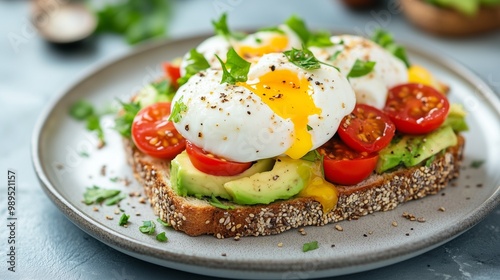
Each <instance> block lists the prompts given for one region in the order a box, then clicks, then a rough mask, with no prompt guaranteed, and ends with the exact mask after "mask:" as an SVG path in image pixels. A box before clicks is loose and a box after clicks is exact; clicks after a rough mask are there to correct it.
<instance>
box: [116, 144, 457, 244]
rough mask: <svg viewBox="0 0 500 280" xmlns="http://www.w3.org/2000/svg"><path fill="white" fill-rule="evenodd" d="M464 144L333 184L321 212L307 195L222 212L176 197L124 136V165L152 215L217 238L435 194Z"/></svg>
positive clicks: (164, 175)
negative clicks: (332, 196) (423, 161)
mask: <svg viewBox="0 0 500 280" xmlns="http://www.w3.org/2000/svg"><path fill="white" fill-rule="evenodd" d="M464 144H465V140H464V138H463V137H462V136H458V144H457V145H456V146H453V147H450V148H448V149H447V150H446V151H445V152H444V153H440V154H439V155H438V156H436V158H435V159H434V160H433V161H432V162H431V163H430V164H428V165H427V166H424V165H418V166H414V167H411V168H399V169H397V170H395V171H392V172H389V173H383V174H382V175H376V174H373V175H371V176H370V177H369V178H368V179H366V180H365V181H363V182H361V183H359V184H357V185H355V186H336V187H337V189H338V190H339V200H338V203H337V207H336V208H335V209H334V210H333V211H330V212H328V213H324V212H323V207H322V205H321V204H320V203H319V202H317V201H315V200H314V199H313V198H307V197H301V198H293V199H289V200H280V201H276V202H273V203H271V204H269V205H253V206H240V205H236V204H234V205H233V206H234V209H232V210H224V209H221V208H217V207H214V206H211V205H210V204H209V203H208V202H207V201H205V200H202V199H197V198H194V197H182V196H179V195H177V194H176V193H175V192H174V191H173V190H172V188H171V187H170V180H169V176H170V165H169V162H168V161H162V160H159V159H154V158H152V157H149V156H147V155H145V154H143V153H142V152H140V151H139V150H137V149H136V148H135V146H134V145H133V143H132V142H131V141H130V140H128V139H125V140H124V145H125V150H126V153H127V159H128V161H129V164H130V165H131V166H132V169H133V172H134V176H135V177H136V179H137V180H138V181H139V183H141V184H142V185H143V187H144V191H145V193H146V195H147V197H148V198H149V201H150V203H151V206H152V207H153V210H154V213H155V214H156V215H158V216H159V217H160V219H161V220H163V221H166V222H168V223H170V224H171V225H172V227H173V228H174V229H176V230H179V231H183V232H185V233H186V234H188V235H191V236H198V235H204V234H210V235H214V236H215V237H217V238H226V237H233V236H260V235H272V234H279V233H281V232H284V231H287V230H290V229H293V228H298V227H303V226H311V225H315V226H323V225H326V224H328V223H333V222H338V221H342V220H353V219H358V218H359V217H361V216H365V215H368V214H370V213H373V212H377V211H388V210H392V209H394V208H396V207H397V206H398V205H399V204H401V203H404V202H406V201H409V200H415V199H419V198H423V197H425V196H427V195H431V194H436V193H438V192H439V191H440V190H441V189H443V188H445V187H446V186H447V185H448V183H449V182H450V181H451V180H452V179H454V178H456V177H458V173H459V170H460V165H461V162H462V157H463V148H464Z"/></svg>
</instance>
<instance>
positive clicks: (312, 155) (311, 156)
mask: <svg viewBox="0 0 500 280" xmlns="http://www.w3.org/2000/svg"><path fill="white" fill-rule="evenodd" d="M321 157H322V155H321V154H320V153H319V152H318V151H317V150H312V151H309V152H308V153H307V154H306V155H305V156H303V157H301V158H300V159H302V160H307V161H310V162H315V161H317V160H319V159H321Z"/></svg>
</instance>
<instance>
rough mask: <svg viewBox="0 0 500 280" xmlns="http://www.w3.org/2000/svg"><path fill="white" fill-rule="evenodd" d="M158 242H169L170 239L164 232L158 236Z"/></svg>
mask: <svg viewBox="0 0 500 280" xmlns="http://www.w3.org/2000/svg"><path fill="white" fill-rule="evenodd" d="M156 240H158V241H160V242H166V241H168V238H167V236H166V235H165V232H162V233H159V234H158V235H156Z"/></svg>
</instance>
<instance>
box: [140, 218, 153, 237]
mask: <svg viewBox="0 0 500 280" xmlns="http://www.w3.org/2000/svg"><path fill="white" fill-rule="evenodd" d="M139 230H140V231H141V232H142V233H144V234H149V235H151V234H153V233H155V230H156V224H155V222H153V221H142V226H140V227H139Z"/></svg>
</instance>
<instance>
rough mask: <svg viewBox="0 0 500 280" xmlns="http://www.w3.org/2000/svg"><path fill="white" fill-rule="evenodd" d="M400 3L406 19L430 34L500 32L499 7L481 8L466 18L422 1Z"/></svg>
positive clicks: (414, 0) (457, 34) (448, 34)
mask: <svg viewBox="0 0 500 280" xmlns="http://www.w3.org/2000/svg"><path fill="white" fill-rule="evenodd" d="M400 1H401V7H402V8H403V12H404V14H405V15H406V17H407V18H408V19H409V20H410V21H411V22H412V23H413V24H415V25H416V26H418V27H420V28H422V29H423V30H426V31H428V32H431V33H435V34H438V35H445V36H469V35H475V34H480V33H484V32H487V31H492V30H495V29H497V30H500V6H497V7H488V8H486V7H481V9H480V10H479V11H478V13H477V14H476V15H475V16H467V15H464V14H462V13H460V12H457V11H455V10H452V9H447V8H441V7H437V6H435V5H432V4H428V3H426V2H425V1H422V0H400ZM457 1H458V0H457ZM460 1H461V0H460Z"/></svg>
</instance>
